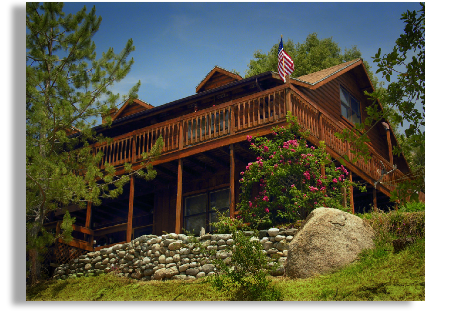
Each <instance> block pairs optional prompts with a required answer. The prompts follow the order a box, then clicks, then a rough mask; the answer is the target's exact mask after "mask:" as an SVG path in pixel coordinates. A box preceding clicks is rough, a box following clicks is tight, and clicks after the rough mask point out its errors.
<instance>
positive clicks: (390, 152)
mask: <svg viewBox="0 0 450 312" xmlns="http://www.w3.org/2000/svg"><path fill="white" fill-rule="evenodd" d="M386 135H387V141H388V147H389V163H390V164H391V165H392V166H393V165H394V155H392V142H391V131H390V130H389V129H388V130H387V131H386Z"/></svg>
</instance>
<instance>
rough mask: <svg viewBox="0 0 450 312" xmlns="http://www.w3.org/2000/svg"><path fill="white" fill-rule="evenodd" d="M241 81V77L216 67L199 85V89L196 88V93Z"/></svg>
mask: <svg viewBox="0 0 450 312" xmlns="http://www.w3.org/2000/svg"><path fill="white" fill-rule="evenodd" d="M239 80H242V77H241V76H239V75H237V74H235V73H232V72H230V71H228V70H226V69H223V68H221V67H219V66H217V65H216V66H214V68H213V69H212V70H211V71H210V72H209V73H208V74H207V75H206V77H205V78H203V80H202V81H201V82H200V83H199V84H198V86H197V88H195V91H196V92H197V93H199V92H202V91H207V90H210V89H213V88H217V87H220V86H223V85H226V84H229V83H231V82H235V81H239Z"/></svg>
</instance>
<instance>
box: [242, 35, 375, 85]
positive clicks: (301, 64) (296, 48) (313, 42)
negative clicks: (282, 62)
mask: <svg viewBox="0 0 450 312" xmlns="http://www.w3.org/2000/svg"><path fill="white" fill-rule="evenodd" d="M278 45H279V43H276V44H274V45H273V47H272V48H271V49H270V51H268V52H267V53H262V52H261V51H260V50H258V51H256V52H255V53H254V54H253V58H254V59H253V60H250V63H249V64H248V65H247V67H248V69H247V71H246V74H245V77H250V76H254V75H257V74H260V73H263V72H266V71H274V72H278V69H277V68H278ZM283 48H284V49H285V50H286V51H287V53H288V54H289V55H290V56H291V57H292V59H293V61H294V64H295V68H294V72H293V73H292V75H291V76H292V77H299V76H303V75H307V74H310V73H313V72H316V71H319V70H322V69H325V68H329V67H332V66H335V65H339V64H342V63H344V62H348V61H351V60H354V59H357V58H360V57H361V52H360V51H359V50H358V48H357V47H356V46H352V47H351V48H350V49H345V50H344V53H342V49H341V48H340V47H339V45H338V44H337V43H336V42H334V41H333V39H332V38H331V37H330V38H324V39H319V38H318V36H317V33H312V34H309V35H308V36H307V37H306V40H305V42H304V43H294V42H293V41H292V40H291V39H288V40H287V41H285V40H283ZM364 65H365V67H366V69H367V71H368V73H369V77H370V79H371V81H372V84H373V85H374V86H375V87H376V85H377V79H376V77H375V76H373V74H372V72H371V71H370V66H369V64H368V63H367V62H364Z"/></svg>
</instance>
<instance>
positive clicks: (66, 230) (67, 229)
mask: <svg viewBox="0 0 450 312" xmlns="http://www.w3.org/2000/svg"><path fill="white" fill-rule="evenodd" d="M74 223H75V217H73V218H72V217H70V213H69V211H68V210H66V212H65V213H64V217H63V222H62V223H61V230H62V237H61V238H62V239H63V240H64V242H65V243H70V242H71V241H72V239H73V237H72V231H73V228H72V224H74Z"/></svg>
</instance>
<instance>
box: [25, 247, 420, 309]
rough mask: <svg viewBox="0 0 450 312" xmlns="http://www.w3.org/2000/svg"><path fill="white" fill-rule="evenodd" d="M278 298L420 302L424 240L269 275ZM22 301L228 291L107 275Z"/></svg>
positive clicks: (51, 287)
mask: <svg viewBox="0 0 450 312" xmlns="http://www.w3.org/2000/svg"><path fill="white" fill-rule="evenodd" d="M272 282H273V285H274V286H275V287H276V288H278V289H279V290H280V291H281V293H282V299H283V300H294V301H303V300H308V301H320V300H336V301H341V300H351V301H354V300H364V301H367V300H385V301H397V300H407V301H423V300H425V239H424V238H422V239H418V240H417V241H416V242H415V243H414V244H413V245H411V246H409V247H408V248H406V249H405V250H403V251H401V252H399V253H395V254H394V253H393V249H392V248H391V246H390V245H388V244H385V245H379V246H378V247H377V248H376V249H374V250H372V251H369V252H366V253H364V254H362V255H361V257H360V261H358V262H357V263H355V264H352V265H350V266H348V267H346V268H344V269H342V270H340V271H339V272H336V273H333V274H329V275H325V276H317V277H314V278H308V279H303V280H302V279H288V278H272ZM26 297H27V300H46V301H47V300H62V301H69V300H77V301H86V300H87V301H94V300H105V301H113V300H119V301H128V300H136V301H137V300H139V301H141V300H144V301H151V300H163V301H172V300H179V301H189V300H194V301H220V300H232V298H233V297H232V294H224V293H221V292H219V291H217V290H215V289H214V288H213V287H212V286H211V285H210V284H209V283H208V281H207V280H206V279H201V280H197V281H193V282H186V281H164V282H161V281H149V282H139V281H135V280H130V279H126V278H119V277H116V276H114V275H111V274H106V275H101V276H95V277H80V278H73V279H67V280H59V281H46V282H41V283H39V284H37V285H36V286H34V287H27V296H26Z"/></svg>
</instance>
